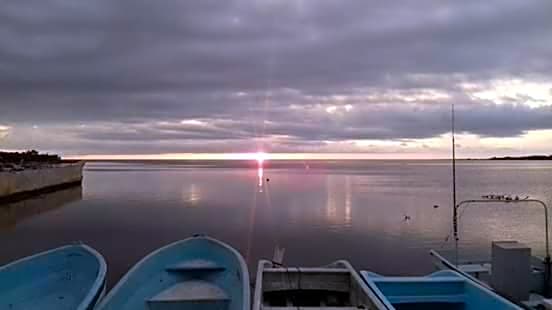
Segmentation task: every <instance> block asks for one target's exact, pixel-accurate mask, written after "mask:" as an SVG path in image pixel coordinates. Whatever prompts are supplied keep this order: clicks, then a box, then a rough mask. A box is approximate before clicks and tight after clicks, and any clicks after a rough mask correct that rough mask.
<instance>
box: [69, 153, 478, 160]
mask: <svg viewBox="0 0 552 310" xmlns="http://www.w3.org/2000/svg"><path fill="white" fill-rule="evenodd" d="M420 155H421V154H420ZM62 158H63V159H66V160H259V159H260V158H262V160H274V161H278V160H450V159H451V158H450V157H443V156H427V154H424V156H417V155H414V154H396V153H393V154H381V153H380V154H369V153H265V152H250V153H167V154H88V155H68V156H62ZM460 159H487V158H469V157H466V158H460Z"/></svg>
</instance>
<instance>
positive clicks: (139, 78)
mask: <svg viewBox="0 0 552 310" xmlns="http://www.w3.org/2000/svg"><path fill="white" fill-rule="evenodd" d="M550 55H552V3H551V2H550V1H547V0H540V1H538V0H529V1H517V0H515V1H514V0H491V1H475V0H473V1H472V0H470V1H437V0H436V1H392V2H381V3H380V2H372V1H329V0H322V1H321V0H305V1H273V0H250V1H222V2H221V1H210V0H207V1H180V0H166V1H146V0H115V1H113V0H95V1H88V2H75V1H67V0H23V1H11V2H8V3H5V4H3V5H2V7H1V8H0V125H4V126H10V127H11V131H12V132H11V134H10V136H9V139H7V142H6V139H4V143H5V145H6V147H12V148H18V147H22V146H24V145H25V144H24V143H23V142H25V143H27V142H28V141H22V140H23V138H24V137H25V128H28V127H30V126H32V125H34V124H38V125H39V126H40V127H41V128H52V127H55V128H56V129H51V130H52V131H51V133H52V134H54V133H59V132H64V134H62V135H57V136H56V137H55V138H53V137H52V139H51V141H50V142H49V144H46V145H45V147H48V148H50V149H56V150H60V151H65V152H76V153H87V152H99V153H106V152H107V153H108V152H118V153H120V152H125V150H128V151H132V152H133V151H138V152H147V153H149V152H151V153H156V152H165V151H171V152H176V151H181V150H186V151H195V150H197V151H204V150H208V151H227V150H239V149H240V148H246V149H250V148H251V144H252V143H253V142H251V140H252V138H255V137H257V138H260V136H261V135H263V136H266V137H271V138H273V140H274V142H273V143H274V144H273V146H272V147H273V148H274V149H275V150H285V151H295V150H316V148H317V147H320V146H321V145H322V144H323V141H342V140H355V139H386V140H397V139H416V138H428V137H434V136H438V135H440V134H443V133H446V132H447V131H448V130H449V127H450V126H449V123H448V122H449V114H448V113H449V109H450V108H449V105H450V103H451V102H452V101H454V102H455V103H456V104H457V105H458V109H459V115H458V119H459V124H458V125H459V127H460V128H461V129H462V130H463V131H465V132H469V133H474V134H478V135H482V136H495V137H508V136H516V135H520V134H522V133H524V132H526V131H527V130H533V129H550V128H552V110H551V109H552V108H550V106H548V107H540V108H528V107H527V106H525V105H520V104H519V103H523V102H524V100H525V99H524V98H520V97H516V98H510V103H512V104H503V105H497V104H495V103H493V102H489V101H485V100H482V99H478V98H474V97H473V96H469V94H466V92H465V90H464V89H462V88H461V87H460V86H459V85H461V84H462V83H475V84H478V85H486V84H488V83H489V82H490V81H492V80H496V79H513V78H517V79H524V80H531V81H538V82H547V81H550V79H551V78H552V58H551V57H550ZM428 90H430V91H434V92H435V91H436V92H439V93H441V94H446V96H445V97H431V96H429V97H427V96H426V97H423V96H421V95H420V93H423V92H424V91H428ZM336 96H337V97H336ZM408 96H410V97H412V98H414V99H412V98H408ZM347 104H350V105H352V106H353V108H352V110H350V111H345V110H344V106H345V105H347ZM332 105H334V106H337V107H338V108H339V109H338V110H337V112H336V113H327V112H326V108H328V107H330V106H332ZM186 119H197V120H201V121H202V122H204V124H203V125H201V126H198V125H197V124H196V125H190V124H180V123H179V122H180V120H186ZM265 123H266V124H265ZM82 125H85V126H82ZM171 126H172V127H171ZM18 130H19V131H20V134H18ZM69 137H70V138H72V140H70V139H69ZM64 138H67V141H62V140H63V139H64ZM267 139H268V138H267ZM69 140H70V141H69ZM278 141H279V142H278ZM44 143H45V142H44ZM0 146H1V145H0Z"/></svg>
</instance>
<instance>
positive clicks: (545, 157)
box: [489, 155, 552, 160]
mask: <svg viewBox="0 0 552 310" xmlns="http://www.w3.org/2000/svg"><path fill="white" fill-rule="evenodd" d="M489 160H552V155H530V156H504V157H491V158H489Z"/></svg>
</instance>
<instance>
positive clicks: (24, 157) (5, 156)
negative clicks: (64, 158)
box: [0, 150, 61, 167]
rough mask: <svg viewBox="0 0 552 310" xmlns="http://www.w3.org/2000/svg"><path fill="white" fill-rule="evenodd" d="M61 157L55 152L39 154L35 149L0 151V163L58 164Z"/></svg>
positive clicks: (4, 164)
mask: <svg viewBox="0 0 552 310" xmlns="http://www.w3.org/2000/svg"><path fill="white" fill-rule="evenodd" d="M59 163H61V157H59V156H58V155H55V154H40V153H39V152H38V151H36V150H30V151H26V152H0V165H2V166H10V165H18V166H21V167H27V166H30V165H31V166H32V165H44V164H59Z"/></svg>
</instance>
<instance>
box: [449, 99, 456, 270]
mask: <svg viewBox="0 0 552 310" xmlns="http://www.w3.org/2000/svg"><path fill="white" fill-rule="evenodd" d="M450 112H451V131H450V132H451V135H452V226H453V231H454V249H455V264H457V265H458V210H457V209H458V208H457V206H456V142H455V134H454V129H455V128H454V121H455V119H454V102H452V104H451V111H450Z"/></svg>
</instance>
